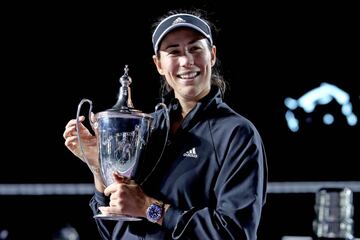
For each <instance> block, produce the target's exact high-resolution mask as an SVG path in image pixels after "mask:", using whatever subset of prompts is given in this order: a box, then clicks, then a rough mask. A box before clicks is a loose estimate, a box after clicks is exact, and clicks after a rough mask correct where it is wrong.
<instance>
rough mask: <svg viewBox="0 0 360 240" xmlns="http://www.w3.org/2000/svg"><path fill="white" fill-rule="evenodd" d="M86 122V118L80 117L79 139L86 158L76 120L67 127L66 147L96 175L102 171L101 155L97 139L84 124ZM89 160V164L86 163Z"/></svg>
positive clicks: (64, 135)
mask: <svg viewBox="0 0 360 240" xmlns="http://www.w3.org/2000/svg"><path fill="white" fill-rule="evenodd" d="M84 120H85V117H84V116H81V117H79V121H80V124H79V134H80V135H79V137H80V138H81V143H82V148H83V150H84V154H85V157H86V158H84V156H83V153H82V152H81V149H80V144H79V141H78V134H77V131H76V119H71V120H70V121H69V122H68V123H67V124H66V126H65V131H64V133H63V137H64V139H65V146H66V147H67V148H68V149H69V150H70V151H71V152H72V153H73V154H74V155H75V156H77V157H78V158H80V159H81V160H82V161H84V162H85V163H86V164H88V166H89V168H90V169H91V171H92V172H93V173H94V171H95V172H98V171H99V169H100V165H99V154H98V147H97V138H96V136H94V135H92V134H91V133H90V131H89V129H87V128H86V127H85V126H84V124H82V122H83V121H84ZM86 160H87V162H86Z"/></svg>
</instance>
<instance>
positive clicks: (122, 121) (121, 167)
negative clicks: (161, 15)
mask: <svg viewBox="0 0 360 240" xmlns="http://www.w3.org/2000/svg"><path fill="white" fill-rule="evenodd" d="M124 70H125V73H124V75H123V76H122V77H121V78H120V83H121V87H120V91H119V95H118V100H117V102H116V104H115V105H114V106H113V107H112V108H110V109H108V110H106V111H102V112H99V113H96V114H95V121H94V122H93V121H91V113H92V102H91V101H90V100H89V99H82V100H81V102H80V103H79V105H78V111H77V116H76V119H77V123H76V130H77V133H78V134H77V135H78V141H79V144H80V148H81V151H82V154H83V158H84V161H85V162H86V163H87V164H88V165H89V162H88V160H87V159H86V156H85V154H84V151H83V146H82V143H81V139H80V137H79V124H80V121H79V115H80V111H81V107H82V105H83V103H85V102H88V103H89V104H90V108H89V121H90V125H91V127H92V129H93V130H94V132H95V134H96V136H97V144H98V152H99V161H100V168H101V176H102V179H103V181H104V184H105V185H106V186H109V185H110V184H112V183H113V181H114V179H113V173H114V172H115V171H117V172H119V173H120V174H121V175H123V176H126V177H130V178H131V177H134V173H135V171H136V167H137V165H138V164H139V161H140V157H141V155H142V153H143V151H144V149H145V147H146V144H147V141H148V137H149V135H150V131H151V124H152V117H151V116H150V115H149V114H145V113H142V112H141V111H139V110H136V109H134V106H133V103H132V101H131V92H130V87H129V85H130V84H131V78H130V76H129V75H128V70H129V69H128V66H127V65H126V66H125V69H124ZM94 217H95V218H103V219H111V220H124V221H138V220H141V218H137V217H132V216H124V215H102V214H98V215H95V216H94Z"/></svg>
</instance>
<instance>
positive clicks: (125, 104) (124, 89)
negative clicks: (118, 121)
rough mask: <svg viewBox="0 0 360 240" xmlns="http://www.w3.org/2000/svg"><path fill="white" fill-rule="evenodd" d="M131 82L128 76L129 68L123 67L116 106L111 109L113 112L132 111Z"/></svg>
mask: <svg viewBox="0 0 360 240" xmlns="http://www.w3.org/2000/svg"><path fill="white" fill-rule="evenodd" d="M131 82H132V79H131V77H130V76H129V67H128V65H125V68H124V74H123V75H122V76H121V78H120V83H121V87H120V90H119V94H118V100H117V102H116V104H115V105H114V106H113V107H112V108H111V110H115V111H129V110H131V109H134V105H133V103H132V100H131V91H130V84H131Z"/></svg>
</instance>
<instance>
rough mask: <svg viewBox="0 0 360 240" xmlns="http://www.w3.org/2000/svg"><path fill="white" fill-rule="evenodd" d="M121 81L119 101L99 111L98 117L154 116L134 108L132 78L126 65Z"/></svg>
mask: <svg viewBox="0 0 360 240" xmlns="http://www.w3.org/2000/svg"><path fill="white" fill-rule="evenodd" d="M119 82H120V84H121V86H120V89H119V94H118V99H117V102H116V103H115V105H114V106H112V107H111V108H110V109H108V110H106V111H103V112H99V113H97V114H96V115H97V117H98V118H101V117H123V118H131V116H134V117H145V118H152V117H151V116H150V115H149V114H146V113H143V112H141V111H140V110H137V109H135V108H134V104H133V102H132V100H131V88H130V84H131V83H132V79H131V77H130V76H129V67H128V65H125V68H124V74H123V75H122V76H121V77H120V79H119Z"/></svg>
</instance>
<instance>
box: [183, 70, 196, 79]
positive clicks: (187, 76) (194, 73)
mask: <svg viewBox="0 0 360 240" xmlns="http://www.w3.org/2000/svg"><path fill="white" fill-rule="evenodd" d="M196 75H197V73H196V72H192V73H186V74H180V77H181V78H183V79H191V78H194V77H196Z"/></svg>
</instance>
